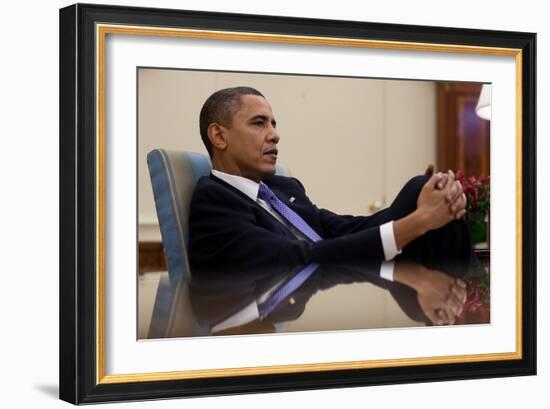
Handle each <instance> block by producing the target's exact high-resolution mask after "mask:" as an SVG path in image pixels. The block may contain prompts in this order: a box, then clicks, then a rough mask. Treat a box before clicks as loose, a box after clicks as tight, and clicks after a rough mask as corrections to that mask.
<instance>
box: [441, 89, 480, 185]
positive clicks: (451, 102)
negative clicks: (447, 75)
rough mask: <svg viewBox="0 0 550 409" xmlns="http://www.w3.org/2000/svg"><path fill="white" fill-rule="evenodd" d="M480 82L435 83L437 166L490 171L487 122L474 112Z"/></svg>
mask: <svg viewBox="0 0 550 409" xmlns="http://www.w3.org/2000/svg"><path fill="white" fill-rule="evenodd" d="M480 91H481V84H473V83H453V82H441V83H438V84H437V105H438V116H437V144H438V146H437V167H438V169H439V170H442V171H446V170H448V169H452V170H454V171H456V170H463V171H464V174H465V175H467V176H489V175H490V154H489V152H490V138H489V136H490V123H489V121H487V120H485V119H482V118H480V117H478V116H477V114H476V112H475V107H476V105H477V100H478V98H479V93H480Z"/></svg>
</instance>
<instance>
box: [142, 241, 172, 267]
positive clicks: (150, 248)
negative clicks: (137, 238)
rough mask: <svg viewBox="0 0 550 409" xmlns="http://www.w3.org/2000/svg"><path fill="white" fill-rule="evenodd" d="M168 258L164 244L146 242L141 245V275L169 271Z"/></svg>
mask: <svg viewBox="0 0 550 409" xmlns="http://www.w3.org/2000/svg"><path fill="white" fill-rule="evenodd" d="M167 270H168V267H167V266H166V257H165V256H164V247H163V246H162V242H153V241H144V242H140V243H139V273H140V274H141V273H146V272H149V271H167Z"/></svg>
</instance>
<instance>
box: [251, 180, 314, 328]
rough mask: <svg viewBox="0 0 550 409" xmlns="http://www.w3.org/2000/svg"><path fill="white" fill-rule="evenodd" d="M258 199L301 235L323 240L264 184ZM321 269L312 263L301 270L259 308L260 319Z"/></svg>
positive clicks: (261, 186) (312, 239)
mask: <svg viewBox="0 0 550 409" xmlns="http://www.w3.org/2000/svg"><path fill="white" fill-rule="evenodd" d="M258 198H260V199H263V200H265V201H266V202H267V203H269V204H270V205H271V207H272V208H273V210H275V211H276V212H277V213H278V214H280V215H281V216H282V217H283V218H284V219H285V220H286V221H287V222H288V223H290V224H291V225H292V226H294V227H295V228H296V229H297V230H298V231H299V232H300V233H302V234H303V235H304V236H306V237H307V238H308V239H310V240H311V241H313V242H316V241H319V240H322V239H321V236H319V235H318V234H317V232H316V231H315V230H313V229H312V228H311V227H310V226H309V224H307V223H306V221H305V220H304V219H302V218H301V217H300V215H299V214H298V213H296V212H295V211H294V210H292V209H291V208H290V207H288V206H287V205H286V204H284V203H283V202H282V201H281V200H280V199H279V198H278V197H277V196H275V193H273V192H272V191H271V189H270V188H269V187H267V185H265V184H264V183H261V184H260V190H259V191H258ZM317 267H319V263H310V264H308V265H307V266H306V267H305V268H303V269H302V270H300V271H299V272H298V273H297V274H296V275H295V276H294V277H292V278H291V279H290V280H289V281H287V282H286V283H285V284H283V285H282V286H281V287H280V288H278V289H277V290H275V292H274V293H273V294H271V295H270V296H269V298H268V299H267V300H266V301H264V302H263V303H261V304H260V305H259V306H258V310H259V313H260V319H262V320H263V319H264V318H265V317H267V316H268V315H269V314H270V313H271V312H272V311H273V310H274V309H275V308H276V307H277V306H278V305H279V304H280V303H281V302H282V301H283V300H285V299H286V298H287V297H288V296H289V295H290V294H292V293H293V292H294V291H296V290H297V289H298V287H300V286H301V285H302V284H303V283H304V282H305V281H306V280H307V279H308V278H309V277H310V276H311V274H313V272H314V271H315V270H316V269H317Z"/></svg>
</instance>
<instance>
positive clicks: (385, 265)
mask: <svg viewBox="0 0 550 409" xmlns="http://www.w3.org/2000/svg"><path fill="white" fill-rule="evenodd" d="M394 265H395V261H383V262H382V265H381V266H380V277H381V278H383V279H384V280H388V281H393V268H394Z"/></svg>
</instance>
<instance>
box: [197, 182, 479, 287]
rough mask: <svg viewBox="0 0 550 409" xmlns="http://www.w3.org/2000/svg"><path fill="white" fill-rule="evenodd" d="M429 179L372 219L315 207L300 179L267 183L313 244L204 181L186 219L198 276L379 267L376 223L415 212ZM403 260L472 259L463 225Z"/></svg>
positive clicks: (414, 245) (423, 240)
mask: <svg viewBox="0 0 550 409" xmlns="http://www.w3.org/2000/svg"><path fill="white" fill-rule="evenodd" d="M427 180H428V176H417V177H415V178H413V179H411V180H410V181H409V182H408V183H407V184H406V185H405V186H404V188H403V189H402V190H401V192H400V193H399V194H398V196H397V198H396V199H395V201H394V202H393V203H392V205H391V206H390V207H389V208H387V209H385V210H382V211H380V212H378V213H376V214H374V215H372V216H340V215H337V214H334V213H332V212H330V211H328V210H325V209H319V208H317V207H316V206H315V205H314V204H313V203H311V201H310V200H309V198H308V197H307V196H306V194H305V190H304V187H303V186H302V184H301V183H300V182H299V181H298V180H297V179H294V178H289V177H283V176H270V177H267V178H265V179H263V182H264V183H265V184H266V185H268V186H269V187H270V189H271V190H272V191H273V192H274V193H275V194H276V195H277V197H279V199H280V200H282V201H283V202H284V203H286V204H287V206H289V207H291V208H292V209H293V210H294V211H295V212H296V213H298V214H299V215H300V216H301V217H302V218H303V219H304V220H305V221H306V222H307V223H308V224H309V225H310V226H311V227H312V228H313V229H314V230H315V231H316V232H317V233H318V234H319V235H320V236H321V237H322V239H323V240H321V241H318V242H316V243H311V242H309V241H300V240H297V239H296V238H295V236H294V235H293V233H292V232H291V231H290V230H289V229H288V228H287V227H286V226H284V225H283V224H281V223H280V222H279V221H277V220H276V219H275V218H274V217H273V216H272V215H271V214H269V213H268V212H267V211H266V210H265V209H263V208H262V207H261V206H260V205H259V204H258V203H256V202H254V201H253V200H251V199H250V198H249V197H247V196H246V195H245V194H243V193H242V192H241V191H239V190H238V189H236V188H234V187H232V186H231V185H229V184H227V183H225V182H224V181H222V180H221V179H219V178H217V177H215V176H212V175H210V176H209V177H203V178H201V179H200V180H199V182H198V183H197V186H196V188H195V191H194V194H193V198H192V199H191V208H190V216H189V235H190V240H189V253H190V260H191V268H192V271H193V274H195V273H199V274H204V273H216V272H220V273H224V274H226V273H227V274H251V275H252V276H253V275H255V274H263V273H265V272H266V271H267V272H269V273H281V272H282V273H285V272H288V271H290V270H292V269H293V268H295V267H296V266H303V265H306V264H308V263H311V262H318V263H338V264H342V263H345V264H351V265H354V264H355V265H360V267H361V269H364V268H365V267H366V268H368V269H369V270H373V269H376V270H378V269H379V267H380V263H381V262H382V260H383V259H384V251H383V248H382V242H381V238H380V228H379V226H380V225H381V224H383V223H385V222H388V221H390V220H397V219H399V218H402V217H404V216H406V215H407V214H409V213H411V212H413V211H414V210H415V209H416V201H417V198H418V194H419V192H420V190H421V188H422V186H423V185H424V183H425V182H426V181H427ZM291 198H294V199H292V200H291ZM450 240H452V242H451V241H450ZM402 257H404V258H410V259H412V260H414V261H418V262H421V263H424V264H427V265H430V264H431V263H432V262H433V261H434V260H438V261H441V260H443V261H448V260H450V261H454V260H464V261H469V259H470V257H471V244H470V241H469V235H468V231H467V228H466V226H465V223H464V222H463V221H455V222H452V223H449V224H448V225H446V226H444V227H443V228H441V229H437V230H435V231H431V232H429V233H427V234H426V235H424V236H422V237H420V238H418V239H416V240H414V241H413V242H411V243H410V244H409V245H408V246H406V247H405V248H404V249H403V254H402Z"/></svg>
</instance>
